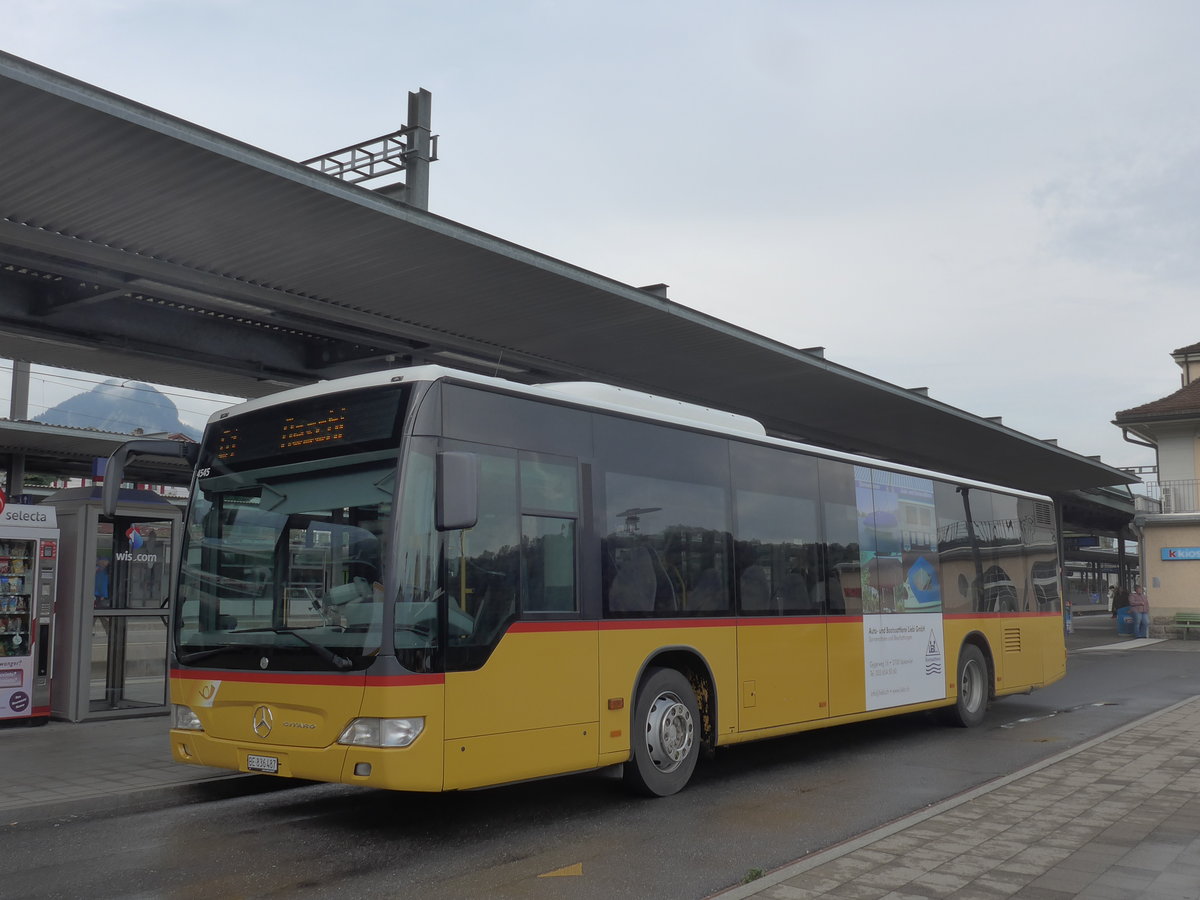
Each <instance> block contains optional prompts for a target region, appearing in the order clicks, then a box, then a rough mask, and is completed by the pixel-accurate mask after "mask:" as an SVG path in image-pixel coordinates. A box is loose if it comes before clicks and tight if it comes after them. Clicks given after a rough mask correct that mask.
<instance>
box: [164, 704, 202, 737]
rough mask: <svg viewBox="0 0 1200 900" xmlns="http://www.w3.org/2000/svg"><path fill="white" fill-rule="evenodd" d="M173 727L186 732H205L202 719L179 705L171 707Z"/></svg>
mask: <svg viewBox="0 0 1200 900" xmlns="http://www.w3.org/2000/svg"><path fill="white" fill-rule="evenodd" d="M171 727H172V728H181V729H183V730H184V731H203V730H204V726H203V725H201V724H200V717H199V716H198V715H196V714H195V713H194V712H192V711H191V709H190V708H188V707H186V706H183V705H181V704H179V703H176V704H175V705H174V706H172V707H171Z"/></svg>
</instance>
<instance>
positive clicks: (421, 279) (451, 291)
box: [0, 53, 1134, 492]
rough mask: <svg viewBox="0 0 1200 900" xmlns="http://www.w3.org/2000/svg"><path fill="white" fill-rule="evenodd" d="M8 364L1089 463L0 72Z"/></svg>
mask: <svg viewBox="0 0 1200 900" xmlns="http://www.w3.org/2000/svg"><path fill="white" fill-rule="evenodd" d="M0 133H3V134H4V135H5V140H4V141H3V142H0V171H2V172H3V173H4V176H3V178H0V325H2V327H0V331H2V333H0V354H2V355H4V356H8V357H15V358H19V359H28V360H31V361H33V362H38V363H46V364H51V365H59V366H64V367H67V368H74V369H79V370H81V371H88V372H96V373H99V374H105V375H113V376H117V377H126V378H129V377H136V378H140V379H142V380H147V381H154V382H158V383H163V384H171V385H179V386H183V387H188V388H194V389H201V390H210V391H213V392H217V393H223V394H230V395H234V396H242V397H256V396H262V395H264V394H266V393H270V392H272V391H274V390H276V389H277V388H278V387H279V386H281V385H290V384H299V383H305V382H307V381H312V380H316V379H318V378H324V377H333V376H336V375H339V374H350V373H354V372H358V371H364V370H369V369H372V368H380V367H384V366H390V365H396V364H404V363H408V362H410V361H411V362H421V361H440V362H446V361H447V360H446V359H445V358H439V356H438V354H439V353H442V352H450V353H454V354H456V355H458V356H459V357H462V356H465V357H467V358H468V359H470V360H472V361H473V362H471V363H468V367H469V368H473V369H474V370H475V371H487V372H489V373H491V372H493V371H495V372H497V373H498V374H501V375H509V376H511V377H514V378H516V379H517V380H522V381H547V380H564V379H572V378H585V379H589V380H599V381H606V382H610V383H613V384H618V385H622V386H625V387H630V388H634V389H637V390H642V391H648V392H652V393H659V394H665V395H667V396H672V397H676V398H679V399H681V400H686V401H689V402H694V403H700V404H703V405H707V406H713V407H717V408H721V409H727V410H729V411H731V412H737V413H740V414H743V415H749V416H752V417H754V418H757V419H759V420H760V421H762V422H763V424H764V425H766V427H767V428H768V429H769V430H770V431H772V432H773V433H777V434H780V435H786V436H791V437H798V438H802V439H805V440H809V441H813V442H816V443H821V444H826V445H829V446H833V447H837V448H842V449H848V450H854V451H858V452H863V453H868V454H872V455H876V456H881V457H884V458H890V459H896V460H901V461H905V462H908V463H911V464H914V465H919V466H924V467H927V468H933V469H940V470H943V471H947V472H951V473H957V474H962V475H965V476H970V477H975V478H983V479H986V480H991V481H999V482H1003V483H1007V484H1011V485H1013V486H1015V487H1022V488H1026V489H1029V490H1035V491H1043V492H1046V491H1056V490H1071V489H1076V488H1082V487H1092V486H1097V485H1104V484H1118V483H1124V482H1129V481H1132V480H1134V479H1132V478H1131V477H1130V476H1127V475H1125V474H1124V473H1122V472H1120V471H1118V470H1116V469H1113V468H1111V467H1109V466H1106V465H1104V464H1102V463H1100V462H1098V461H1096V460H1093V459H1090V458H1086V457H1082V456H1079V455H1077V454H1074V453H1071V452H1069V451H1067V450H1064V449H1062V448H1058V447H1055V446H1052V445H1050V444H1046V443H1044V442H1041V441H1038V440H1035V439H1033V438H1031V437H1029V436H1027V435H1023V434H1021V433H1019V432H1016V431H1013V430H1011V429H1008V428H1004V427H1002V426H1001V425H999V424H997V423H995V422H992V421H988V420H985V419H981V418H979V417H976V416H973V415H970V414H968V413H965V412H963V411H961V410H958V409H955V408H953V407H950V406H948V405H946V404H943V403H939V402H938V401H936V400H932V399H929V398H927V397H924V396H921V395H919V394H915V393H912V392H909V391H905V390H903V389H902V388H899V387H897V386H895V385H891V384H887V383H886V382H883V381H880V380H878V379H874V378H871V377H869V376H866V375H864V374H862V373H859V372H856V371H853V370H851V369H848V368H845V367H842V366H838V365H836V364H834V363H832V362H830V361H828V360H824V359H822V358H820V357H819V356H815V355H812V354H808V353H805V352H803V351H801V350H797V349H795V348H792V347H788V346H786V345H784V344H781V343H779V342H777V341H773V340H771V339H768V338H766V337H763V336H761V335H757V334H754V333H752V332H750V331H747V330H744V329H739V328H735V327H733V326H731V325H729V324H728V323H725V322H722V321H720V320H718V319H715V318H713V317H711V316H706V315H704V314H702V313H699V312H696V311H694V310H691V309H688V308H687V307H685V306H682V305H680V304H678V303H673V302H671V301H668V300H666V299H665V298H663V297H660V296H657V295H656V294H654V293H652V292H650V291H646V290H641V289H638V288H636V287H633V286H630V285H626V284H622V283H620V282H617V281H614V280H612V279H609V278H605V277H603V276H601V275H598V274H596V273H593V272H588V271H586V270H583V269H581V268H578V267H575V266H571V265H569V264H567V263H565V262H562V261H560V260H556V259H553V258H551V257H548V256H545V255H543V254H539V253H536V252H534V251H532V250H529V249H527V248H524V247H520V246H517V245H515V244H512V243H510V242H507V241H504V240H501V239H499V238H496V237H493V236H491V235H487V234H484V233H482V232H480V231H477V230H475V229H472V228H469V227H467V226H464V225H461V224H459V223H455V222H451V221H449V220H447V219H444V218H441V217H439V216H436V215H433V214H430V213H427V212H423V211H420V210H415V209H411V208H409V207H406V206H404V205H403V204H401V203H399V202H397V201H394V200H392V199H389V198H388V197H385V196H382V195H380V194H377V193H374V192H372V191H370V190H367V189H365V188H362V187H358V186H352V185H347V184H344V183H342V182H340V181H337V180H335V179H333V178H330V177H328V176H325V175H321V174H319V173H317V172H314V171H312V170H310V169H307V168H305V167H303V166H301V165H299V164H297V163H295V162H292V161H290V160H286V159H283V158H281V157H278V156H275V155H272V154H270V153H267V152H265V151H263V150H260V149H257V148H254V147H251V146H249V145H246V144H243V143H240V142H237V141H234V140H231V139H229V138H226V137H224V136H222V135H219V134H216V133H213V132H211V131H208V130H205V129H203V128H200V127H198V126H195V125H192V124H190V123H187V122H184V121H182V120H179V119H176V118H174V117H171V116H169V115H166V114H164V113H162V112H159V111H156V110H153V109H150V108H147V107H144V106H141V105H139V104H136V103H133V102H131V101H129V100H126V99H124V98H121V97H118V96H116V95H113V94H110V93H107V92H104V91H102V90H100V89H98V88H95V87H93V86H90V85H87V84H84V83H82V82H78V81H75V80H73V79H69V78H67V77H65V76H63V75H61V74H58V73H55V72H52V71H50V70H47V69H43V68H41V67H39V66H36V65H33V64H31V63H28V62H26V61H24V60H20V59H18V58H16V57H13V56H10V55H7V54H2V53H0Z"/></svg>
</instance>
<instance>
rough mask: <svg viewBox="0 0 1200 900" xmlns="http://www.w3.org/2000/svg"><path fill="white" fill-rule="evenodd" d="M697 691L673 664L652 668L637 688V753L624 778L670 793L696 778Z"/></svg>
mask: <svg viewBox="0 0 1200 900" xmlns="http://www.w3.org/2000/svg"><path fill="white" fill-rule="evenodd" d="M699 721H700V712H699V707H698V706H697V704H696V694H695V692H694V691H693V690H692V686H691V685H690V684H688V680H687V679H686V678H684V677H683V675H681V674H680V673H679V672H677V671H675V670H674V669H650V670H648V671H647V672H646V676H645V678H643V679H642V684H641V686H640V687H639V688H638V692H637V703H636V704H635V706H634V715H633V732H632V740H633V754H632V759H630V760H629V762H627V763H625V773H624V774H625V783H626V784H627V785H629V786H630V788H632V789H633V790H635V791H637V792H638V793H640V794H646V795H648V796H651V797H666V796H669V795H670V794H674V793H677V792H678V791H680V790H682V789H683V787H684V785H686V784H687V783H688V779H690V778H691V777H692V771H693V770H694V769H695V768H696V757H697V756H698V754H699V736H698V735H697V734H696V727H697V723H698V722H699Z"/></svg>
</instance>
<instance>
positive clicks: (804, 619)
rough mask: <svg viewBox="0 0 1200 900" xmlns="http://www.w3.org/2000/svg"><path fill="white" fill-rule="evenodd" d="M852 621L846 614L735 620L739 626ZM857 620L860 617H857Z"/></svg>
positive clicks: (755, 617) (756, 617)
mask: <svg viewBox="0 0 1200 900" xmlns="http://www.w3.org/2000/svg"><path fill="white" fill-rule="evenodd" d="M847 621H853V620H852V619H848V618H847V617H846V616H752V617H744V618H740V619H738V620H737V624H738V625H739V626H743V625H750V626H755V627H757V626H759V625H829V624H831V623H833V622H847ZM858 621H859V622H861V621H862V619H858Z"/></svg>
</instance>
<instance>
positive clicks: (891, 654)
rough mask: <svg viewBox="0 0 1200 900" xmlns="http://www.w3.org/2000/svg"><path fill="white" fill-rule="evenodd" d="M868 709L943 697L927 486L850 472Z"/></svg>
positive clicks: (932, 510) (933, 522) (933, 527)
mask: <svg viewBox="0 0 1200 900" xmlns="http://www.w3.org/2000/svg"><path fill="white" fill-rule="evenodd" d="M855 495H856V502H857V505H858V532H859V570H860V579H861V583H862V608H863V656H864V661H865V666H866V672H865V675H866V679H865V680H866V690H867V697H866V707H867V709H886V708H888V707H892V706H903V705H905V704H908V703H925V702H928V701H930V700H941V699H944V698H945V696H946V672H945V654H944V641H943V621H942V594H941V585H940V583H939V582H940V579H939V573H938V568H939V567H938V546H937V517H936V506H935V503H934V497H933V482H932V481H930V480H929V479H927V478H921V477H918V476H913V475H907V474H903V473H898V472H884V471H873V470H871V469H867V468H865V467H859V466H856V467H855Z"/></svg>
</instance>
